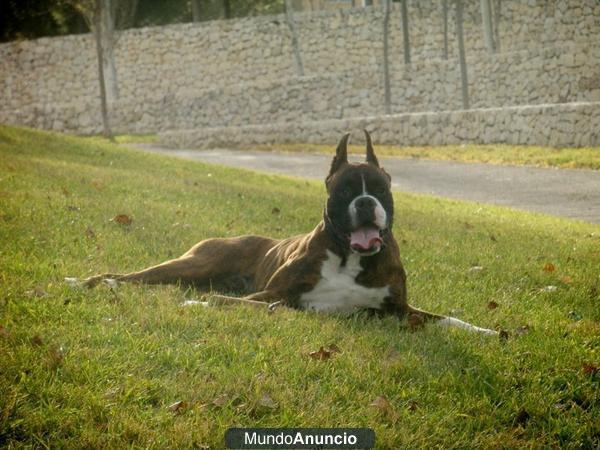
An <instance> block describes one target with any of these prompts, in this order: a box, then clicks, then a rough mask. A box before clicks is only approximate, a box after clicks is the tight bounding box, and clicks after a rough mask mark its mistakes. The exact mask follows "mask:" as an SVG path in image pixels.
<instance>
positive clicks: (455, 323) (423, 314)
mask: <svg viewBox="0 0 600 450" xmlns="http://www.w3.org/2000/svg"><path fill="white" fill-rule="evenodd" d="M407 306H408V321H409V323H410V324H411V325H413V326H415V325H416V326H419V325H421V324H424V323H425V322H436V323H437V324H439V325H442V326H447V327H457V328H462V329H464V330H468V331H472V332H475V333H481V334H488V335H498V332H497V331H495V330H490V329H489V328H481V327H478V326H476V325H473V324H471V323H468V322H464V321H462V320H460V319H457V318H455V317H448V316H440V315H438V314H433V313H430V312H427V311H421V310H420V309H417V308H414V307H412V306H410V305H407Z"/></svg>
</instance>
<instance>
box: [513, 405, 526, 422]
mask: <svg viewBox="0 0 600 450" xmlns="http://www.w3.org/2000/svg"><path fill="white" fill-rule="evenodd" d="M529 417H530V416H529V413H528V412H527V410H526V409H525V408H521V409H520V410H519V412H518V413H517V415H516V416H515V418H514V419H513V425H515V426H516V425H521V426H523V425H525V424H527V422H528V421H529Z"/></svg>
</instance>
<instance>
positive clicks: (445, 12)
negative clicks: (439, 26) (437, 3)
mask: <svg viewBox="0 0 600 450" xmlns="http://www.w3.org/2000/svg"><path fill="white" fill-rule="evenodd" d="M442 15H443V20H444V54H443V55H442V56H443V58H444V59H448V0H442Z"/></svg>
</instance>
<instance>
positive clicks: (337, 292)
mask: <svg viewBox="0 0 600 450" xmlns="http://www.w3.org/2000/svg"><path fill="white" fill-rule="evenodd" d="M341 264H342V258H340V257H339V256H337V255H336V254H335V253H333V252H330V251H329V250H327V259H326V260H325V261H323V265H322V266H321V280H319V282H318V283H317V284H316V285H315V287H314V288H313V290H312V291H310V292H307V293H305V294H302V296H301V297H300V306H301V307H302V308H303V309H307V310H313V311H320V312H329V313H351V312H354V311H356V310H357V309H363V308H375V309H379V308H381V305H382V303H383V299H384V298H385V297H387V296H389V295H390V289H389V286H385V287H381V288H368V287H365V286H361V285H360V284H357V283H356V281H355V278H356V276H357V275H358V274H359V273H360V272H361V271H362V267H361V266H360V256H359V255H355V254H350V256H348V260H347V261H346V265H345V266H343V267H342V266H341Z"/></svg>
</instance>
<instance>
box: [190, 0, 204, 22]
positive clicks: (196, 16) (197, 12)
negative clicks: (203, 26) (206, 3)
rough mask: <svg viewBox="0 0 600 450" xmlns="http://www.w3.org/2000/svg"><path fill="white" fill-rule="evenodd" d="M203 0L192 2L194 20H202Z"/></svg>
mask: <svg viewBox="0 0 600 450" xmlns="http://www.w3.org/2000/svg"><path fill="white" fill-rule="evenodd" d="M201 1H202V0H191V2H192V22H200V12H201V11H202V8H201V7H200V6H201V5H200V2H201Z"/></svg>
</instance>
